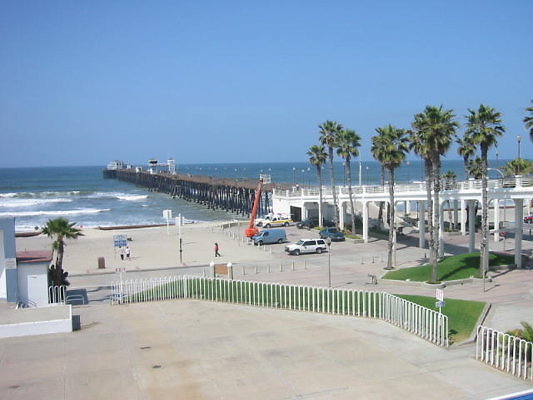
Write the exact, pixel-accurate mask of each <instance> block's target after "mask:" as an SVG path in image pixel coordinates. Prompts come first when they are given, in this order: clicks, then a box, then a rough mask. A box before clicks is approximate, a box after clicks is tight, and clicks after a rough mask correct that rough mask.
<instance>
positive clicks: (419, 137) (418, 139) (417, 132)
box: [409, 114, 434, 265]
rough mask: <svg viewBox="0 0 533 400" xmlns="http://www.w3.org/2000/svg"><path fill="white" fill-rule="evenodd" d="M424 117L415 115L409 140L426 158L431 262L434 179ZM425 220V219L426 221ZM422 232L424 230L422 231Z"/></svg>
mask: <svg viewBox="0 0 533 400" xmlns="http://www.w3.org/2000/svg"><path fill="white" fill-rule="evenodd" d="M423 121H424V119H423V118H422V114H417V115H415V121H414V122H413V124H412V127H413V130H412V131H410V132H409V133H410V140H409V149H410V150H413V151H414V152H415V154H417V155H418V156H419V157H421V158H422V159H423V160H424V172H425V176H426V202H427V204H428V209H427V212H428V225H429V243H430V246H429V248H430V253H429V263H430V264H431V265H434V263H433V258H432V257H433V252H432V251H431V249H432V243H434V238H433V208H432V207H431V193H432V191H433V179H432V168H431V158H430V157H429V148H428V146H427V143H426V141H425V138H424V131H423V128H424V124H423ZM420 218H424V215H421V216H420ZM424 222H425V221H423V223H424ZM420 234H422V232H420Z"/></svg>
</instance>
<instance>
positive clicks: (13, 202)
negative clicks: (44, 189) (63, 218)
mask: <svg viewBox="0 0 533 400" xmlns="http://www.w3.org/2000/svg"><path fill="white" fill-rule="evenodd" d="M70 202H72V200H71V199H65V198H62V199H61V198H59V199H17V198H12V197H11V198H9V200H7V199H0V207H6V208H20V207H34V206H38V205H43V204H51V203H70Z"/></svg>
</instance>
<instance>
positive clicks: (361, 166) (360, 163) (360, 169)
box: [359, 153, 363, 186]
mask: <svg viewBox="0 0 533 400" xmlns="http://www.w3.org/2000/svg"><path fill="white" fill-rule="evenodd" d="M362 172H363V163H362V161H361V153H359V186H361V175H362Z"/></svg>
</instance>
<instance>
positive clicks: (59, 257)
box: [43, 217, 83, 285]
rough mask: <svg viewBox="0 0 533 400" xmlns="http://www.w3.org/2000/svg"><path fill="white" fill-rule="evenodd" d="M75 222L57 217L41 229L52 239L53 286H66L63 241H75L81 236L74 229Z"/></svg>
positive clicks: (77, 230)
mask: <svg viewBox="0 0 533 400" xmlns="http://www.w3.org/2000/svg"><path fill="white" fill-rule="evenodd" d="M74 225H76V223H75V222H69V221H68V219H66V218H63V217H59V218H55V219H50V220H48V222H47V223H46V225H45V226H44V228H43V233H44V234H45V235H47V236H48V237H49V238H52V239H53V242H52V250H53V251H54V253H55V262H54V264H55V268H54V269H52V274H51V275H52V276H51V278H52V279H51V280H52V283H53V284H54V285H65V284H66V285H68V281H66V274H64V273H63V254H64V253H65V239H77V238H78V237H80V236H83V233H81V230H80V229H78V228H74Z"/></svg>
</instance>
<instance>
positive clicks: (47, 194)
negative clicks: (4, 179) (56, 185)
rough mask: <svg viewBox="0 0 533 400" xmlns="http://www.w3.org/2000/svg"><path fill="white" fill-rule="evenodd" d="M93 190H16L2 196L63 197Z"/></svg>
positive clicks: (22, 197) (24, 197)
mask: <svg viewBox="0 0 533 400" xmlns="http://www.w3.org/2000/svg"><path fill="white" fill-rule="evenodd" d="M90 193H93V192H89V191H87V192H82V191H81V190H67V191H62V192H52V191H47V192H16V193H0V198H19V199H47V198H58V197H59V198H61V197H70V196H80V195H82V194H90Z"/></svg>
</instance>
